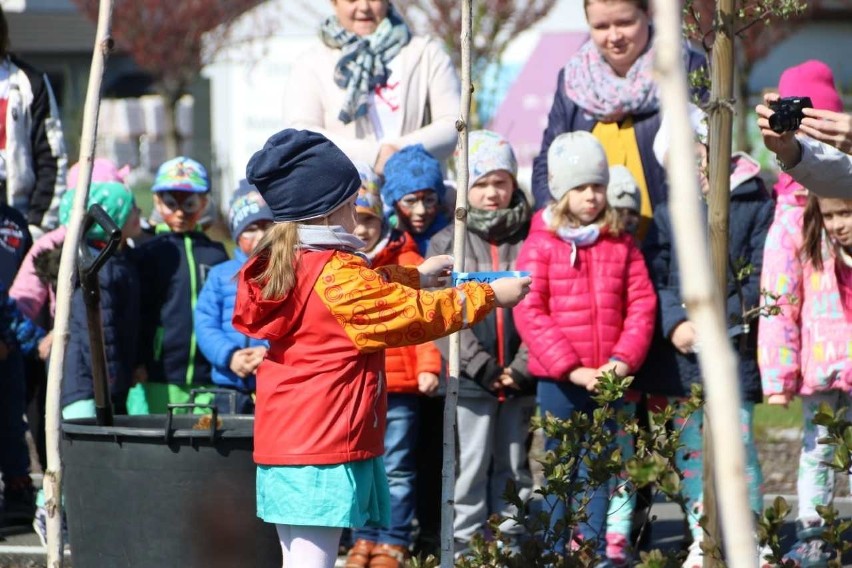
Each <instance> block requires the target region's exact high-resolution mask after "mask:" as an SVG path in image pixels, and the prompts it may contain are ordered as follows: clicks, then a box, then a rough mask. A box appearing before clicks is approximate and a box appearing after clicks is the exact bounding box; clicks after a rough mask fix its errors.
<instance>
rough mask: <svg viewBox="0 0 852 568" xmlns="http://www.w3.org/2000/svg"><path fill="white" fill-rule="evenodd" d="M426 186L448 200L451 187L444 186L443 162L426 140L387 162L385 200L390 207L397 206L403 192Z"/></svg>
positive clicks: (407, 147) (411, 191)
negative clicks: (429, 150) (427, 144)
mask: <svg viewBox="0 0 852 568" xmlns="http://www.w3.org/2000/svg"><path fill="white" fill-rule="evenodd" d="M423 189H431V190H432V191H434V192H435V193H436V194H437V195H438V200H439V201H440V202H441V203H443V202H444V196H445V195H446V193H447V188H445V187H444V172H442V171H441V164H440V162H438V160H436V159H435V158H433V157H432V154H430V153H429V152H427V151H426V149H425V148H424V147H423V144H416V145H414V146H406V147H405V148H403V149H402V150H400V151H399V152H397V153H395V154H394V155H393V156H391V157H390V159H389V160H388V161H387V163H386V164H385V184H384V185H383V186H382V201H384V203H385V206H386V207H393V206H394V205H396V202H397V201H399V200H400V199H402V196H403V195H406V194H409V193H413V192H415V191H420V190H423Z"/></svg>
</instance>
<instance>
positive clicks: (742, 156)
mask: <svg viewBox="0 0 852 568" xmlns="http://www.w3.org/2000/svg"><path fill="white" fill-rule="evenodd" d="M759 176H760V163H759V162H758V161H757V160H755V159H754V158H752V157H751V156H749V155H748V154H746V153H745V152H734V154H733V155H732V156H731V193H738V191H737V190H739V189H740V187H741V186H742V185H743V184H745V183H746V182H747V181H750V180H753V179H755V178H757V177H759ZM759 185H760V187H762V186H763V184H759ZM753 186H754V184H748V186H747V187H749V188H750V189H749V192H751V191H754V187H753Z"/></svg>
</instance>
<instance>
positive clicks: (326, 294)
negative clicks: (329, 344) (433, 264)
mask: <svg viewBox="0 0 852 568" xmlns="http://www.w3.org/2000/svg"><path fill="white" fill-rule="evenodd" d="M418 281H419V278H418ZM314 291H315V292H316V293H317V294H318V295H319V297H320V298H321V299H322V301H323V302H324V303H325V305H326V306H328V309H329V310H330V311H331V313H332V315H333V316H334V317H335V318H336V319H337V321H338V322H339V323H340V325H341V327H343V329H344V330H345V331H346V334H347V335H348V336H349V337H350V338H351V339H352V342H353V343H354V344H355V346H356V348H357V349H358V350H359V351H363V352H373V351H378V350H380V349H385V348H387V347H402V346H405V345H416V344H419V343H423V342H425V341H432V340H434V339H437V338H439V337H443V336H445V335H449V334H451V333H453V332H455V331H458V330H460V329H462V328H464V327H469V326H472V325H473V324H475V323H477V322H479V321H481V320H482V319H483V318H484V317H485V316H486V314H488V312H490V311H491V309H492V308H493V307H494V292H493V291H492V290H491V286H489V285H487V284H479V283H474V282H468V283H466V284H463V285H461V286H459V287H457V288H447V289H444V290H436V291H428V290H415V289H413V288H410V287H408V286H404V285H403V284H400V283H398V282H388V281H387V280H385V278H384V277H383V275H381V274H379V273H378V272H377V271H375V270H372V269H370V268H369V267H368V266H367V264H366V262H364V261H363V260H362V259H361V258H359V257H357V256H355V255H351V254H347V253H336V254H335V255H334V256H333V257H332V258H331V260H329V262H328V263H327V264H326V265H325V268H324V269H323V271H322V273H321V274H320V277H319V278H318V279H317V282H316V284H315V285H314Z"/></svg>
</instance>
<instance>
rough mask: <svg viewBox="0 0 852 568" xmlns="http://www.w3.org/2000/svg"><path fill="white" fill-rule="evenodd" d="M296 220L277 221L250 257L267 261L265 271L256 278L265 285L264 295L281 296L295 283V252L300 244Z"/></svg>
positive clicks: (270, 297)
mask: <svg viewBox="0 0 852 568" xmlns="http://www.w3.org/2000/svg"><path fill="white" fill-rule="evenodd" d="M298 227H299V226H298V224H297V223H275V224H274V225H272V226H271V227H269V229H268V230H267V231H266V234H265V235H263V238H262V239H261V240H260V242H259V243H258V244H257V247H256V248H255V249H254V251H253V252H252V254H251V258H252V259H254V258H257V257H259V258H261V259H264V260H265V261H266V266H265V267H264V269H263V271H261V273H260V274H258V275H257V277H256V278H255V279H254V280H255V282H257V283H258V284H259V285H261V286H263V298H264V299H265V300H274V299H276V298H282V297H283V296H284V295H286V294H287V292H289V291H290V290H292V289H293V286H295V285H296V252H297V247H298V244H299V229H298Z"/></svg>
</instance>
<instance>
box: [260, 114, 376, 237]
mask: <svg viewBox="0 0 852 568" xmlns="http://www.w3.org/2000/svg"><path fill="white" fill-rule="evenodd" d="M246 180H247V181H248V182H249V183H250V184H252V185H254V186H255V187H257V189H258V191H260V194H261V195H262V196H263V199H264V200H265V201H266V203H267V205H269V208H270V209H272V216H273V219H275V221H277V222H284V221H306V220H308V219H316V218H318V217H323V216H325V215H328V214H329V213H331V212H332V211H334V210H335V209H337V208H338V207H340V205H342V204H343V202H344V201H346V200H347V199H348V198H349V197H351V196H353V195H355V194H356V193H358V189H359V188H360V187H361V176H360V175H358V170H357V169H355V166H354V165H353V164H352V162H351V161H350V160H349V158H347V157H346V155H345V154H344V153H343V152H342V151H341V150H340V148H338V147H337V146H335V145H334V144H333V143H332V142H331V141H330V140H329V139H328V138H326V137H325V136H323V135H322V134H318V133H316V132H311V131H309V130H293V129H291V128H288V129H286V130H282V131H281V132H279V133H278V134H275V135H273V136H272V137H271V138H270V139H269V140H267V141H266V144H264V145H263V148H261V149H260V150H259V151H257V152H255V154H254V156H252V157H251V159H250V160H249V161H248V164H247V165H246Z"/></svg>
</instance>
